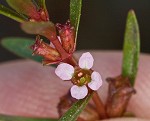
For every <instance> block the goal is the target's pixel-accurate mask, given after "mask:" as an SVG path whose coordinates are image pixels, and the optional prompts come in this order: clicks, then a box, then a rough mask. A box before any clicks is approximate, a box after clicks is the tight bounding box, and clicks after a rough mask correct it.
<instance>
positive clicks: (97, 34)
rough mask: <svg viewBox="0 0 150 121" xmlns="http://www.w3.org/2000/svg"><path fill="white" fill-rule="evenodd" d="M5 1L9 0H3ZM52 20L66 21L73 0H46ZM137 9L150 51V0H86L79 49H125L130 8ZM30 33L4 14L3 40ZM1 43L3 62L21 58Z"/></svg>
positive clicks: (1, 21)
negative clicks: (124, 43)
mask: <svg viewBox="0 0 150 121" xmlns="http://www.w3.org/2000/svg"><path fill="white" fill-rule="evenodd" d="M0 3H1V4H5V5H6V3H5V0H0ZM46 3H47V9H48V11H49V15H50V20H51V21H53V22H54V23H65V22H66V20H67V19H68V18H69V0H46ZM130 9H134V10H135V13H136V16H137V19H138V22H139V26H140V34H141V51H142V52H144V53H150V0H83V8H82V16H81V22H80V27H79V33H78V42H77V50H83V49H92V50H93V49H96V50H121V49H122V45H123V37H124V30H125V23H126V16H127V12H128V11H129V10H130ZM10 36H11V37H12V36H17V37H18V36H19V37H30V38H34V37H35V36H31V35H28V34H25V33H24V32H23V31H22V30H21V29H20V25H19V23H17V22H15V21H13V20H11V19H9V18H6V17H4V16H2V15H0V40H1V39H2V38H5V37H10ZM18 58H19V57H18V56H15V55H14V54H12V53H10V52H9V51H7V50H6V49H4V48H3V47H1V46H0V62H4V61H9V60H14V59H18Z"/></svg>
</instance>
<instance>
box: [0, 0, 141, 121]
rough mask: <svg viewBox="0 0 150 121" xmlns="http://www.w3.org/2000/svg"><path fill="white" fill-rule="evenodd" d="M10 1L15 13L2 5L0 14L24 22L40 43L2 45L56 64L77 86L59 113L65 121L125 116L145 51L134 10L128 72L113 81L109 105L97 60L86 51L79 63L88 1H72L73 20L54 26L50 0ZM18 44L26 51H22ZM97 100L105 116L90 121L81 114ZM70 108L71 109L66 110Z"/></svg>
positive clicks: (18, 41) (127, 36)
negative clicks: (84, 7) (78, 49)
mask: <svg viewBox="0 0 150 121" xmlns="http://www.w3.org/2000/svg"><path fill="white" fill-rule="evenodd" d="M6 2H7V3H8V5H9V6H10V7H11V8H13V10H12V9H9V8H7V7H5V6H3V5H1V4H0V14H2V15H5V16H7V17H9V18H11V19H13V20H16V21H18V22H20V23H21V28H22V30H24V31H25V32H26V33H28V34H35V35H36V40H35V41H33V40H27V39H22V38H6V39H3V41H2V45H3V46H4V47H5V48H7V49H9V50H10V51H12V52H14V53H16V54H17V55H20V56H22V57H25V58H30V59H32V60H35V61H38V62H41V61H42V64H43V65H51V64H56V65H57V68H56V69H55V73H56V75H57V76H58V77H59V78H60V79H62V80H65V81H71V82H72V84H73V86H72V87H71V89H70V91H69V93H68V94H65V96H63V98H62V100H60V103H59V104H58V112H59V114H60V116H61V118H60V119H59V121H75V120H79V121H80V120H81V121H86V120H98V119H107V118H112V117H122V116H123V115H124V113H125V112H126V108H127V105H128V102H129V100H130V98H131V96H132V95H133V94H134V93H135V89H134V87H133V86H134V82H135V78H136V73H137V67H138V60H139V59H138V58H139V52H140V39H139V38H140V37H139V28H138V23H137V20H136V16H135V13H134V11H133V10H131V11H129V14H128V17H127V24H126V32H125V39H124V50H123V66H122V73H121V74H120V75H119V76H117V77H115V78H108V79H107V81H108V85H109V91H108V97H107V101H106V103H104V104H103V102H102V101H101V99H100V97H99V95H98V93H97V90H98V89H99V88H100V87H101V86H102V82H103V81H102V78H101V75H100V74H99V73H98V72H96V71H95V70H93V69H92V66H93V64H94V58H93V56H92V55H91V54H90V53H89V52H86V53H83V54H82V55H81V57H80V58H79V60H78V61H77V60H76V59H75V58H74V52H75V50H76V42H77V34H78V27H79V22H80V15H81V6H82V0H70V17H69V19H68V20H67V22H66V23H65V24H60V23H57V24H54V23H53V22H51V21H50V18H49V15H48V11H47V9H46V5H45V0H19V1H16V0H6ZM43 36H44V37H46V38H47V39H48V40H49V42H48V43H46V42H44V40H43V39H41V38H42V37H43ZM18 44H19V45H21V46H17V45H18ZM29 47H30V48H29ZM32 55H33V56H32ZM37 55H38V56H37ZM39 56H41V57H42V58H41V57H39ZM91 98H92V99H93V102H94V103H95V105H96V110H97V113H98V114H99V117H98V118H95V119H85V117H81V115H80V114H81V113H82V111H84V108H85V107H86V106H88V102H89V100H90V99H91ZM64 102H65V105H64ZM70 102H71V105H70ZM68 103H69V104H68ZM66 105H67V106H66ZM64 108H65V109H67V110H65V111H64V110H63V109H64ZM0 119H2V121H7V120H9V119H11V120H17V121H21V120H22V119H21V118H19V117H13V116H12V117H11V116H4V115H1V116H0ZM24 120H30V121H32V120H33V121H44V120H48V121H53V120H55V119H35V118H24ZM56 120H57V119H56Z"/></svg>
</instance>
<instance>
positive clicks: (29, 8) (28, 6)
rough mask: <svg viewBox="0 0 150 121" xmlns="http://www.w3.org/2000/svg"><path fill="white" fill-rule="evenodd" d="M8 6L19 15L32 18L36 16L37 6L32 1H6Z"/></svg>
mask: <svg viewBox="0 0 150 121" xmlns="http://www.w3.org/2000/svg"><path fill="white" fill-rule="evenodd" d="M6 1H7V3H8V5H9V6H10V7H12V8H13V9H14V10H16V11H17V12H18V13H21V14H25V15H28V16H31V14H32V15H33V14H36V6H35V5H34V4H33V3H32V0H6Z"/></svg>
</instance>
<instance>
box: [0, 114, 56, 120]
mask: <svg viewBox="0 0 150 121" xmlns="http://www.w3.org/2000/svg"><path fill="white" fill-rule="evenodd" d="M0 121H58V120H57V119H50V118H28V117H20V116H8V115H0Z"/></svg>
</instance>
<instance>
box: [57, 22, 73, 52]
mask: <svg viewBox="0 0 150 121" xmlns="http://www.w3.org/2000/svg"><path fill="white" fill-rule="evenodd" d="M56 27H57V29H58V31H59V36H60V38H61V42H62V46H63V48H64V49H65V51H66V52H68V53H73V51H74V50H75V29H74V27H72V26H71V25H70V21H67V22H66V24H65V25H61V24H57V25H56Z"/></svg>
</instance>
